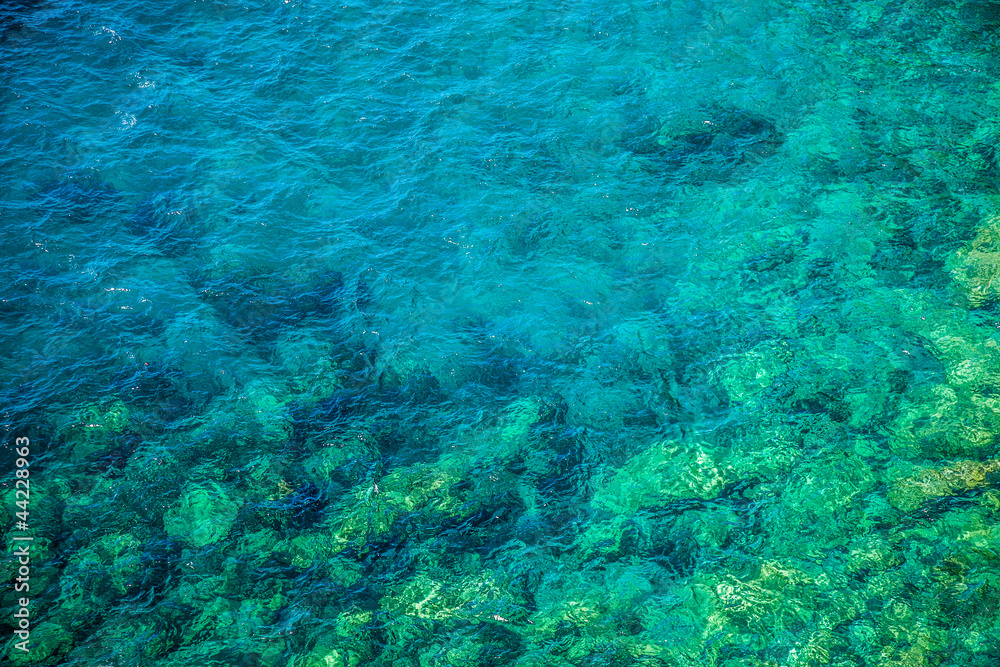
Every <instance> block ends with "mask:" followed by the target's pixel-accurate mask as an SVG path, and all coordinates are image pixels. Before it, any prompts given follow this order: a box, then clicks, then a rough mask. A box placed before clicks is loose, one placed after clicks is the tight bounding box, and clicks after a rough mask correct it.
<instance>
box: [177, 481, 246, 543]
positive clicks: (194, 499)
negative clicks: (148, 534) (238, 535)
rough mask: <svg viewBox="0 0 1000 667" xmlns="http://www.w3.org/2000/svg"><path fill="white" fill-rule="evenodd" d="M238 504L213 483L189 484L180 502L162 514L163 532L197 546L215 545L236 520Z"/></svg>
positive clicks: (227, 532) (226, 533)
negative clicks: (190, 485)
mask: <svg viewBox="0 0 1000 667" xmlns="http://www.w3.org/2000/svg"><path fill="white" fill-rule="evenodd" d="M238 511H239V504H238V503H236V502H234V501H232V500H230V499H229V496H227V495H226V493H225V491H223V489H222V487H221V486H219V485H218V484H215V483H214V482H212V483H208V484H204V485H201V486H193V487H189V488H188V490H187V491H185V493H184V495H183V496H182V497H181V502H180V505H178V506H177V507H174V508H172V509H170V510H168V511H167V513H166V514H165V515H164V517H163V524H164V528H166V531H167V534H168V535H169V536H170V537H172V538H173V539H175V540H180V541H181V542H184V543H185V544H187V545H189V546H192V547H195V548H201V547H205V546H208V545H210V544H215V543H216V542H218V541H219V540H221V539H223V538H224V537H225V536H226V535H228V534H229V530H230V529H231V528H232V527H233V524H234V523H235V522H236V513H237V512H238Z"/></svg>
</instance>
